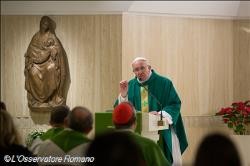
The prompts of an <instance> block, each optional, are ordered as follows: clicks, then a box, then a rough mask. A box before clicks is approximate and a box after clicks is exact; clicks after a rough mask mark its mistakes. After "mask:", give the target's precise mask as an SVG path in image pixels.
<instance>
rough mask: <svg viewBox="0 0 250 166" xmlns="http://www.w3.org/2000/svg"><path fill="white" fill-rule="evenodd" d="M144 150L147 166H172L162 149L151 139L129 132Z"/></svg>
mask: <svg viewBox="0 0 250 166" xmlns="http://www.w3.org/2000/svg"><path fill="white" fill-rule="evenodd" d="M127 132H128V133H129V135H131V136H132V138H133V140H135V142H136V144H138V145H139V147H140V148H141V150H142V153H143V156H144V159H145V161H146V164H147V166H170V165H171V164H170V163H169V161H168V160H167V159H166V157H165V156H164V154H163V152H162V150H161V148H160V147H159V146H158V145H157V144H156V143H155V142H154V141H152V140H151V139H148V138H145V137H142V136H140V135H138V134H136V133H133V132H132V131H127Z"/></svg>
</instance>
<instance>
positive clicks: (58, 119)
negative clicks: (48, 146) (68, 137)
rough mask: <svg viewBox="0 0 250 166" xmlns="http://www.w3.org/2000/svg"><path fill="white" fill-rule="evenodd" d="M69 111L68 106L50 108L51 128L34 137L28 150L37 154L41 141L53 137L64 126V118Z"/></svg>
mask: <svg viewBox="0 0 250 166" xmlns="http://www.w3.org/2000/svg"><path fill="white" fill-rule="evenodd" d="M69 111H70V110H69V107H67V106H58V107H56V108H55V109H54V110H52V111H51V114H50V121H49V123H50V125H51V126H52V128H51V129H49V130H48V131H46V132H45V133H43V134H42V135H41V136H40V137H37V138H35V139H34V140H33V142H32V144H31V146H30V147H29V150H30V151H32V152H33V153H34V154H37V153H38V150H39V148H40V145H41V143H42V142H43V141H45V140H47V139H50V138H52V137H54V136H55V135H56V134H58V133H59V132H60V131H62V130H63V129H64V127H65V118H66V117H67V115H68V113H69Z"/></svg>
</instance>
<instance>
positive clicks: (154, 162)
mask: <svg viewBox="0 0 250 166" xmlns="http://www.w3.org/2000/svg"><path fill="white" fill-rule="evenodd" d="M112 120H113V124H114V125H115V128H116V129H118V130H120V131H124V132H127V133H128V134H129V135H131V137H133V139H134V140H135V142H136V143H137V144H138V145H139V147H140V148H141V150H142V152H143V156H144V159H145V161H146V164H147V165H148V166H168V165H170V163H169V161H168V160H167V159H166V157H165V156H164V154H163V152H162V150H161V149H160V147H159V146H158V145H157V144H156V143H155V142H154V141H152V140H150V139H148V138H145V137H142V136H140V135H138V134H136V133H134V130H135V128H136V112H135V109H134V107H133V105H132V104H131V103H129V102H122V103H120V104H119V105H117V106H116V107H115V109H114V111H113V116H112Z"/></svg>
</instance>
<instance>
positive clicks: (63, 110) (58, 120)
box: [50, 105, 70, 127]
mask: <svg viewBox="0 0 250 166" xmlns="http://www.w3.org/2000/svg"><path fill="white" fill-rule="evenodd" d="M69 111H70V109H69V107H68V106H65V105H62V106H58V107H55V109H53V110H52V111H51V113H50V125H51V126H53V127H64V125H65V118H66V117H67V116H68V114H69Z"/></svg>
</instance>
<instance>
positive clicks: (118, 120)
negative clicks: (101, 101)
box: [112, 102, 136, 130]
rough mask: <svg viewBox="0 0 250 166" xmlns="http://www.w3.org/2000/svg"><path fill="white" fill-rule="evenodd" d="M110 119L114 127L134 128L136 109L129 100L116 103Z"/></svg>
mask: <svg viewBox="0 0 250 166" xmlns="http://www.w3.org/2000/svg"><path fill="white" fill-rule="evenodd" d="M112 121H113V124H114V125H115V128H116V129H133V130H134V129H135V127H136V111H135V109H134V107H133V105H132V104H131V103H129V102H122V103H120V104H119V105H117V106H116V107H115V109H114V111H113V114H112Z"/></svg>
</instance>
